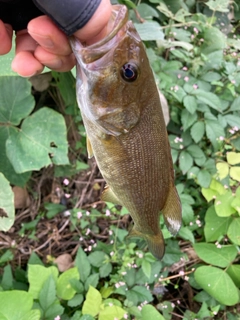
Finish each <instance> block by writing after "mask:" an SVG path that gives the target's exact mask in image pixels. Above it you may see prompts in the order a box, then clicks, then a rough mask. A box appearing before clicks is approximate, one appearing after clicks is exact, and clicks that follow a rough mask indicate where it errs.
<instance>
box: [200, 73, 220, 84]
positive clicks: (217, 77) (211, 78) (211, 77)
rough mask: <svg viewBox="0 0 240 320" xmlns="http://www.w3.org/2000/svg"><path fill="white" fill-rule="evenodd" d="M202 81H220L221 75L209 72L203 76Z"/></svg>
mask: <svg viewBox="0 0 240 320" xmlns="http://www.w3.org/2000/svg"><path fill="white" fill-rule="evenodd" d="M201 79H202V80H204V81H207V82H213V81H219V80H220V79H221V75H220V73H217V72H213V71H209V72H207V73H205V74H204V75H202V76H201Z"/></svg>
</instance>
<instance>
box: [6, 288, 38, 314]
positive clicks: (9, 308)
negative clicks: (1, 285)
mask: <svg viewBox="0 0 240 320" xmlns="http://www.w3.org/2000/svg"><path fill="white" fill-rule="evenodd" d="M0 301H1V306H0V316H1V319H7V320H8V319H9V320H10V319H11V320H39V319H40V310H34V311H33V310H31V309H32V306H33V298H32V296H31V294H29V293H28V292H25V291H20V290H14V291H2V292H0ZM4 317H5V318H4Z"/></svg>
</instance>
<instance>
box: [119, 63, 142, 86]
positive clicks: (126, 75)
mask: <svg viewBox="0 0 240 320" xmlns="http://www.w3.org/2000/svg"><path fill="white" fill-rule="evenodd" d="M121 76H122V78H123V80H125V81H127V82H133V81H135V80H136V79H137V77H138V68H137V66H136V65H135V64H133V63H125V64H124V65H123V66H122V68H121Z"/></svg>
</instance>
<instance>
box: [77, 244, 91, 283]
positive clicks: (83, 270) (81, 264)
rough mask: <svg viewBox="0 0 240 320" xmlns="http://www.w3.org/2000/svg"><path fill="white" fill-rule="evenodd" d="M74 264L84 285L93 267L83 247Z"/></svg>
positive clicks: (79, 250)
mask: <svg viewBox="0 0 240 320" xmlns="http://www.w3.org/2000/svg"><path fill="white" fill-rule="evenodd" d="M74 264H75V266H76V267H77V268H78V272H79V274H80V279H81V281H82V282H83V283H84V282H85V281H86V280H87V278H88V276H89V275H90V272H91V265H90V262H89V261H88V258H87V255H86V253H85V252H84V251H83V249H82V248H81V247H79V249H78V252H77V255H76V258H75V263H74Z"/></svg>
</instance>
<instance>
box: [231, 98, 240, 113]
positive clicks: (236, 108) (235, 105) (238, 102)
mask: <svg viewBox="0 0 240 320" xmlns="http://www.w3.org/2000/svg"><path fill="white" fill-rule="evenodd" d="M239 106H240V96H239V97H237V98H236V99H235V100H234V101H233V103H232V104H231V107H230V109H229V111H239Z"/></svg>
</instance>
